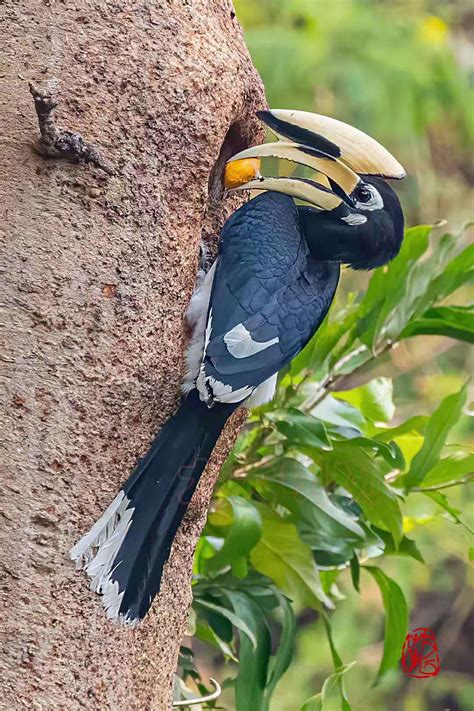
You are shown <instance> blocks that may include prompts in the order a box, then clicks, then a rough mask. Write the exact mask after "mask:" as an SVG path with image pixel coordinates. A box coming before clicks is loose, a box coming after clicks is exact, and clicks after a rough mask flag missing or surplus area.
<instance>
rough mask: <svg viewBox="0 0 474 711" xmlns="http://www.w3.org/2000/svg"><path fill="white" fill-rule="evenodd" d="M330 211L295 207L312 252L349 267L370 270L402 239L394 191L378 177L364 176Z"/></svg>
mask: <svg viewBox="0 0 474 711" xmlns="http://www.w3.org/2000/svg"><path fill="white" fill-rule="evenodd" d="M350 197H351V201H352V205H349V204H348V203H347V202H342V203H341V204H340V205H339V206H338V207H337V208H335V209H333V210H330V211H325V210H324V211H323V210H317V209H315V208H312V207H299V208H298V212H299V215H300V228H301V232H302V234H303V235H304V237H305V239H306V241H307V243H308V246H309V249H310V251H311V253H312V255H313V256H314V257H315V258H316V259H320V260H323V261H337V262H341V263H343V264H348V265H349V266H350V267H352V268H353V269H374V268H375V267H380V266H382V265H383V264H386V263H387V262H389V261H390V260H391V259H393V258H394V257H396V256H397V254H398V252H399V251H400V247H401V244H402V240H403V224H404V220H403V211H402V207H401V205H400V201H399V199H398V197H397V194H396V193H395V191H394V190H393V189H392V188H391V187H390V185H388V184H387V183H386V182H385V181H383V180H381V179H380V178H372V177H366V176H364V177H363V178H362V179H361V180H360V182H359V183H358V185H357V187H356V189H355V190H354V192H353V193H352V194H351V196H350Z"/></svg>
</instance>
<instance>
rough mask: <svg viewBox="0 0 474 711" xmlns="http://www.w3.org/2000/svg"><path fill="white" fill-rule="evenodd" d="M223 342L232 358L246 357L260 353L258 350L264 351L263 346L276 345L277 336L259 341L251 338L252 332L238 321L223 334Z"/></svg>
mask: <svg viewBox="0 0 474 711" xmlns="http://www.w3.org/2000/svg"><path fill="white" fill-rule="evenodd" d="M224 343H225V344H226V346H227V350H228V351H229V353H230V354H231V356H233V357H234V358H248V357H249V356H253V355H255V354H256V353H260V351H264V350H265V348H270V346H274V345H276V344H277V343H278V337H277V338H271V339H270V340H269V341H264V342H263V343H262V342H260V343H259V342H258V341H254V340H253V338H252V334H251V333H250V331H248V330H247V329H246V328H245V326H244V325H243V323H239V324H237V326H234V328H232V329H231V330H230V331H228V332H227V333H226V334H225V336H224Z"/></svg>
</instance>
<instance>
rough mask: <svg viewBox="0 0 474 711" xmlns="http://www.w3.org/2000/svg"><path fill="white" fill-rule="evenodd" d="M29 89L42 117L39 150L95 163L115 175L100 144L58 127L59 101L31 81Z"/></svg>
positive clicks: (75, 160) (38, 142) (54, 155)
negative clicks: (96, 144)
mask: <svg viewBox="0 0 474 711" xmlns="http://www.w3.org/2000/svg"><path fill="white" fill-rule="evenodd" d="M29 88H30V93H31V95H32V97H33V99H34V102H35V109H36V115H37V117H38V126H39V130H40V138H39V140H38V141H37V143H36V148H37V149H38V151H39V153H41V155H43V156H47V157H49V158H64V159H66V160H70V161H72V162H75V163H92V165H95V166H96V167H97V168H100V169H101V170H103V171H104V172H106V173H107V174H108V175H114V174H115V171H114V170H113V168H112V166H111V165H110V164H109V163H108V162H107V161H105V160H104V159H103V158H102V156H101V154H100V151H99V150H98V148H97V147H96V146H94V145H93V144H92V143H88V142H87V141H86V140H85V139H84V138H83V137H82V136H81V134H80V133H77V132H76V131H67V130H65V129H60V128H58V127H57V126H56V124H55V123H54V118H53V116H52V112H53V110H54V109H55V108H56V106H57V105H58V102H57V101H55V100H54V99H53V97H52V96H51V95H50V94H48V93H46V92H44V91H42V90H41V89H39V88H38V87H36V86H35V85H34V84H32V83H31V82H30V84H29Z"/></svg>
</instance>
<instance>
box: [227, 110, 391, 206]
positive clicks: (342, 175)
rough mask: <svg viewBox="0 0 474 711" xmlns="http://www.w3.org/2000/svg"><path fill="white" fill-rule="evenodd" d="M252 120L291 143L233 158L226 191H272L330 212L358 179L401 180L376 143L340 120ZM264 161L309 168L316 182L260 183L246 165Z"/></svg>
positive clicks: (299, 116) (280, 115)
mask: <svg viewBox="0 0 474 711" xmlns="http://www.w3.org/2000/svg"><path fill="white" fill-rule="evenodd" d="M258 116H259V118H260V119H261V120H262V121H264V122H265V123H266V124H267V125H268V126H269V127H270V128H271V129H272V131H273V132H274V133H275V134H276V135H277V136H278V138H279V139H290V141H291V142H290V141H288V140H279V141H278V142H276V143H266V144H263V145H261V146H255V147H253V148H248V149H247V150H245V151H241V152H240V153H237V155H235V156H233V157H232V158H231V159H230V161H228V163H227V166H226V175H225V184H226V188H227V189H230V190H275V191H277V192H284V193H286V194H288V195H291V196H293V197H297V198H300V199H302V200H305V201H307V202H310V203H312V204H313V205H316V207H319V208H320V209H323V210H333V209H334V208H336V207H338V206H339V205H340V204H341V202H343V201H344V202H347V203H348V204H349V205H350V204H352V200H351V198H350V195H351V193H352V192H353V191H354V189H355V188H356V186H357V183H358V182H359V180H360V178H359V175H358V174H362V175H376V176H380V177H384V178H395V179H401V178H403V177H404V176H405V171H404V169H403V167H402V166H401V165H400V163H399V162H398V161H397V160H396V159H395V158H394V157H393V156H392V155H391V154H390V153H389V152H388V151H387V150H386V149H385V148H384V147H383V146H382V145H380V143H378V142H377V141H376V140H375V139H373V138H371V137H370V136H368V135H367V134H365V133H363V132H362V131H359V130H358V129H357V128H353V127H352V126H349V125H348V124H345V123H342V121H337V120H336V119H333V118H329V117H327V116H320V115H318V114H312V113H308V112H306V111H287V110H276V111H260V112H258ZM293 141H294V142H293ZM266 156H274V157H276V158H283V159H285V160H290V161H293V162H295V163H299V164H301V165H305V166H307V167H309V168H311V169H312V170H314V171H316V173H317V175H316V181H317V182H316V181H310V180H306V179H303V178H265V177H262V176H261V175H260V173H259V170H258V164H256V163H255V164H254V166H255V170H253V169H249V166H250V162H251V161H255V160H256V159H257V158H263V157H266ZM238 161H240V163H239V162H238ZM239 166H241V167H240V168H239ZM239 175H241V176H242V180H240V179H239V178H238V177H237V176H239ZM244 176H245V178H246V179H245V180H244V179H243V178H244ZM249 178H250V179H249Z"/></svg>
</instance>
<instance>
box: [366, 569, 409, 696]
mask: <svg viewBox="0 0 474 711" xmlns="http://www.w3.org/2000/svg"><path fill="white" fill-rule="evenodd" d="M363 569H364V570H367V572H369V573H370V575H371V576H372V577H373V579H374V580H375V582H376V583H377V585H378V586H379V589H380V592H381V594H382V600H383V605H384V609H385V634H384V646H383V656H382V661H381V662H380V667H379V670H378V672H377V677H376V679H375V682H374V686H375V685H377V684H378V683H379V681H380V680H381V679H382V677H383V676H384V675H385V674H386V672H388V671H389V670H390V669H396V668H397V666H398V664H399V660H400V655H401V652H402V646H403V641H404V639H405V636H406V633H407V628H408V608H407V603H406V600H405V596H404V595H403V592H402V590H401V588H400V587H399V586H398V585H397V583H396V582H395V581H394V580H392V579H391V578H389V577H388V575H386V574H385V573H384V572H383V571H382V570H380V568H375V567H373V566H363Z"/></svg>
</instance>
